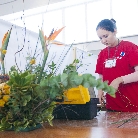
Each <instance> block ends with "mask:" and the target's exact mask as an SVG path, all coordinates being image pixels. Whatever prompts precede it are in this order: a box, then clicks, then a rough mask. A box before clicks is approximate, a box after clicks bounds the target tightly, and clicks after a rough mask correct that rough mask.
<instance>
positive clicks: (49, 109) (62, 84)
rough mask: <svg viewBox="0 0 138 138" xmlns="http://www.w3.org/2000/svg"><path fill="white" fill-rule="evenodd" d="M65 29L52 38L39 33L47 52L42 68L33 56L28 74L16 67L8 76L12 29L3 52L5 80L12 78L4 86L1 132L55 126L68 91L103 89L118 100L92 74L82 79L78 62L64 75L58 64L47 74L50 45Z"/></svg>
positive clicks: (1, 86) (0, 91) (1, 88)
mask: <svg viewBox="0 0 138 138" xmlns="http://www.w3.org/2000/svg"><path fill="white" fill-rule="evenodd" d="M63 28H64V27H63ZM63 28H61V29H59V30H53V31H52V32H51V34H50V35H49V37H46V36H45V35H44V33H43V31H42V30H39V38H40V41H41V45H42V50H43V59H42V64H38V65H36V64H35V63H36V57H35V56H32V57H31V56H29V57H27V60H28V61H29V62H28V64H27V65H25V66H26V69H25V70H24V71H21V70H20V68H19V67H18V65H17V64H15V65H16V66H15V65H13V67H11V69H10V71H9V72H8V74H5V66H4V59H5V55H6V52H7V47H8V42H9V40H10V34H11V31H12V29H10V31H8V32H7V33H6V34H5V36H4V39H3V41H2V48H1V64H2V74H1V76H8V79H6V81H3V82H1V84H0V120H1V121H0V130H1V131H4V130H14V131H29V130H33V129H35V128H38V127H40V126H42V125H43V123H45V122H48V123H49V124H50V125H52V120H53V118H54V117H53V110H54V108H55V107H56V102H55V101H56V99H57V98H58V97H62V96H63V95H64V92H65V91H67V90H68V89H70V88H73V87H77V86H79V85H82V86H84V87H87V88H89V87H96V88H97V89H103V90H105V91H107V92H108V93H109V94H110V95H112V96H115V90H114V89H113V88H112V87H111V86H108V84H107V83H106V82H102V81H101V80H100V79H98V80H96V78H95V77H94V76H92V75H91V74H82V75H81V76H80V75H79V74H78V72H77V71H76V68H75V64H77V63H78V62H79V61H78V60H77V59H76V60H74V62H73V63H72V64H70V65H68V66H66V68H65V69H64V71H63V73H61V74H58V75H55V74H54V70H55V63H53V62H52V64H51V65H48V66H49V69H50V72H49V73H47V72H46V71H45V65H46V61H47V58H48V55H49V50H48V45H49V44H50V43H52V42H53V40H54V39H55V38H56V36H57V35H58V34H59V33H60V32H61V31H62V29H63ZM57 44H59V43H57ZM34 55H35V54H34Z"/></svg>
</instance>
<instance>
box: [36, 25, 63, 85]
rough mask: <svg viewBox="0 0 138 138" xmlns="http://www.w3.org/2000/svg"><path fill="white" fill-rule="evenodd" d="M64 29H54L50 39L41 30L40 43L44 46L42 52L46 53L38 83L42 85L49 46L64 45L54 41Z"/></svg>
mask: <svg viewBox="0 0 138 138" xmlns="http://www.w3.org/2000/svg"><path fill="white" fill-rule="evenodd" d="M63 29H64V27H62V28H60V29H59V30H54V29H52V31H51V33H50V35H49V36H48V37H47V36H46V35H44V32H43V30H39V37H40V41H41V45H42V50H43V53H44V58H43V62H42V68H41V70H40V75H39V77H38V83H40V81H41V77H42V73H43V70H44V67H45V64H46V61H47V58H48V54H49V50H48V45H49V44H56V45H62V43H59V42H55V41H54V40H55V38H56V37H57V36H58V34H59V33H60V32H61V31H62V30H63Z"/></svg>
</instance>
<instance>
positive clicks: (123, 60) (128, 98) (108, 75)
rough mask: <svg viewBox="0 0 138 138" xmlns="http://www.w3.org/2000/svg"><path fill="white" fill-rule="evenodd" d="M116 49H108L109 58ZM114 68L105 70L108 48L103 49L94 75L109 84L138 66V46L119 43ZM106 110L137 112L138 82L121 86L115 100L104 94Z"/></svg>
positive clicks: (129, 43) (126, 42) (123, 42)
mask: <svg viewBox="0 0 138 138" xmlns="http://www.w3.org/2000/svg"><path fill="white" fill-rule="evenodd" d="M115 50H116V47H112V48H110V57H109V58H113V57H114V54H115ZM115 58H116V59H117V60H116V66H115V67H112V68H105V61H106V59H108V48H107V47H106V48H105V49H103V50H102V51H101V52H100V54H99V56H98V60H97V65H96V71H95V72H96V73H98V74H102V75H103V81H108V82H109V83H108V84H110V83H111V82H112V81H113V80H114V79H115V78H117V77H120V76H124V75H127V74H130V73H133V72H134V71H135V70H134V66H136V65H138V46H137V45H135V44H133V43H131V42H128V41H121V42H120V44H119V46H118V47H117V51H116V55H115ZM106 108H107V109H111V110H116V111H123V112H128V111H129V112H137V111H138V82H133V83H128V84H121V85H120V86H119V89H118V91H117V92H116V98H113V97H111V96H110V95H109V94H106Z"/></svg>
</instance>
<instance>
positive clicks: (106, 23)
mask: <svg viewBox="0 0 138 138" xmlns="http://www.w3.org/2000/svg"><path fill="white" fill-rule="evenodd" d="M99 28H101V29H104V30H107V31H111V32H114V30H115V29H117V27H116V21H115V20H114V19H111V20H109V19H104V20H101V21H100V22H99V23H98V25H97V27H96V31H97V30H98V29H99Z"/></svg>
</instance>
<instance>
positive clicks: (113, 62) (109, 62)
mask: <svg viewBox="0 0 138 138" xmlns="http://www.w3.org/2000/svg"><path fill="white" fill-rule="evenodd" d="M115 66H116V59H108V60H106V61H105V68H112V67H115Z"/></svg>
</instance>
